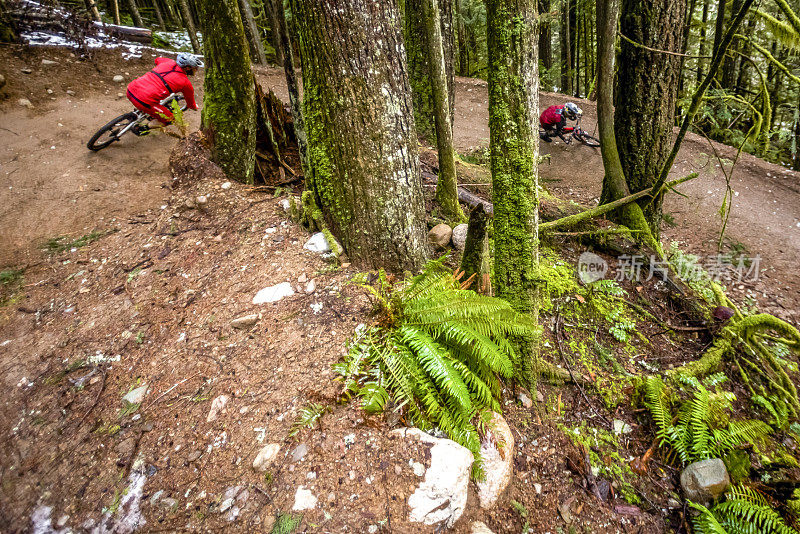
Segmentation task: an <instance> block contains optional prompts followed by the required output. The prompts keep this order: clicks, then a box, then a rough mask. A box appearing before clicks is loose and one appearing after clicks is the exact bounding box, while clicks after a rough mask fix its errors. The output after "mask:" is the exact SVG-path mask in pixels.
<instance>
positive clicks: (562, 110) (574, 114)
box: [539, 102, 583, 143]
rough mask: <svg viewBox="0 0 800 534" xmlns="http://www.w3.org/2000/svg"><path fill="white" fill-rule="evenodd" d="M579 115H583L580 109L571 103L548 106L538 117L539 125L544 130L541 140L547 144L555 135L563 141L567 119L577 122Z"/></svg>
mask: <svg viewBox="0 0 800 534" xmlns="http://www.w3.org/2000/svg"><path fill="white" fill-rule="evenodd" d="M581 115H583V111H582V110H581V108H579V107H578V106H577V105H575V104H573V103H572V102H567V103H566V104H564V105H563V106H550V107H549V108H547V109H546V110H544V111H543V112H542V114H541V115H539V124H540V125H541V126H542V128H544V135H542V136H541V138H542V139H543V140H544V141H546V142H548V143H549V142H550V138H551V137H553V136H555V135H557V136H559V137H560V138H561V139H562V140H564V135H563V134H564V126H566V125H567V119H569V120H571V121H574V120H578V117H580V116H581ZM564 141H565V140H564Z"/></svg>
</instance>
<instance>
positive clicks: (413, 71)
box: [403, 0, 455, 142]
mask: <svg viewBox="0 0 800 534" xmlns="http://www.w3.org/2000/svg"><path fill="white" fill-rule="evenodd" d="M427 1H429V0H406V2H405V21H404V23H405V27H404V34H403V35H404V38H405V42H406V50H407V54H408V55H407V57H408V75H409V79H410V81H411V91H412V98H413V102H414V122H415V124H416V125H417V134H418V135H419V136H420V138H421V139H426V140H428V141H429V142H433V141H434V136H435V135H436V128H435V123H434V99H433V87H432V82H431V75H432V73H431V66H430V59H429V52H428V51H429V48H430V45H429V44H428V41H429V36H430V33H429V32H428V30H427V25H426V23H425V11H424V7H425V2H427ZM436 1H437V4H438V7H439V13H440V17H439V18H440V23H441V29H440V31H441V36H442V49H443V52H444V61H445V70H446V72H447V94H448V97H449V98H448V105H449V106H450V117H451V118H450V126H451V128H452V125H453V120H452V117H453V112H454V110H455V80H454V72H453V39H452V35H453V22H452V18H453V8H452V0H436Z"/></svg>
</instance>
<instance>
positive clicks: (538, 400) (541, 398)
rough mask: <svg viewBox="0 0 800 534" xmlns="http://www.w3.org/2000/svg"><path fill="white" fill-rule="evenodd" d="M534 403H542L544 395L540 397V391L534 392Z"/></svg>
mask: <svg viewBox="0 0 800 534" xmlns="http://www.w3.org/2000/svg"><path fill="white" fill-rule="evenodd" d="M536 401H537V402H544V395H542V392H541V391H537V392H536Z"/></svg>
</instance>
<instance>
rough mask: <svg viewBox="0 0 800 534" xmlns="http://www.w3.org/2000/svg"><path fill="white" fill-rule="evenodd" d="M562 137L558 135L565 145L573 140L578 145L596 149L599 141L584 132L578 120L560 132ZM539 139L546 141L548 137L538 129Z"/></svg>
mask: <svg viewBox="0 0 800 534" xmlns="http://www.w3.org/2000/svg"><path fill="white" fill-rule="evenodd" d="M561 132H562V135H559V137H560V138H561V140H562V141H564V143H566V144H568V145H569V144H570V143H572V140H573V139H575V140H577V141H578V142H579V143H583V144H584V145H586V146H590V147H592V148H597V147H599V146H600V140H599V139H598V138H596V137H594V136H593V135H590V134H588V133H586V131H585V130H583V129H581V121H580V119H578V122H577V123H575V126H567V127H565V128H564V129H563V130H561ZM563 134H569V135H568V136H567V137H564V135H563ZM539 137H540V138H542V139H547V138H548V136H547V135H546V133H545V131H544V130H543V129H541V128H540V129H539Z"/></svg>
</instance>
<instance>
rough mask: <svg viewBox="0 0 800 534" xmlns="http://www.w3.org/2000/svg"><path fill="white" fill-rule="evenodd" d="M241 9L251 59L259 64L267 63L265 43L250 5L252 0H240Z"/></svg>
mask: <svg viewBox="0 0 800 534" xmlns="http://www.w3.org/2000/svg"><path fill="white" fill-rule="evenodd" d="M239 11H240V12H241V14H242V24H243V25H244V33H245V35H246V36H247V42H248V43H249V44H250V59H251V60H252V61H253V63H256V64H258V65H266V64H267V56H266V55H265V54H264V45H263V44H262V43H261V35H260V34H259V32H258V26H256V20H255V18H254V17H253V8H252V7H250V0H239Z"/></svg>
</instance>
